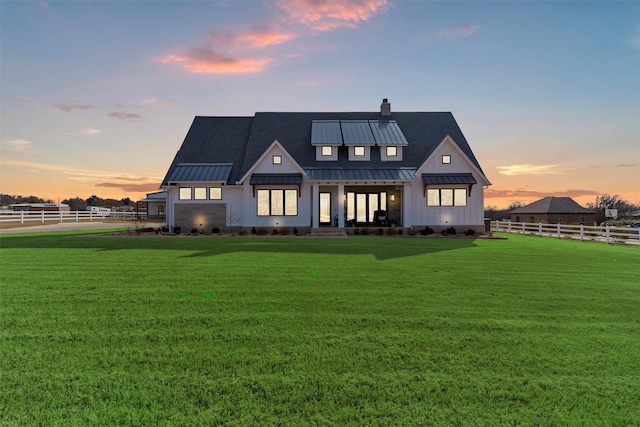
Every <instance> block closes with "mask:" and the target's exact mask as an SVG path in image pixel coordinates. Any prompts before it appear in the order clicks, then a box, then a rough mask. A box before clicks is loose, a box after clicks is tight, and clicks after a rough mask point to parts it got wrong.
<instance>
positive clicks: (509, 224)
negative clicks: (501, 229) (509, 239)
mask: <svg viewBox="0 0 640 427" xmlns="http://www.w3.org/2000/svg"><path fill="white" fill-rule="evenodd" d="M507 231H508V232H509V233H511V221H509V222H508V223H507Z"/></svg>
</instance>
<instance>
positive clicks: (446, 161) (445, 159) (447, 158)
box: [442, 154, 451, 165]
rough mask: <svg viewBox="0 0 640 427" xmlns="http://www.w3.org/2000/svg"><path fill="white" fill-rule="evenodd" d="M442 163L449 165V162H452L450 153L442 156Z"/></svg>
mask: <svg viewBox="0 0 640 427" xmlns="http://www.w3.org/2000/svg"><path fill="white" fill-rule="evenodd" d="M442 164H443V165H449V164H451V156H450V155H448V154H444V155H443V156H442Z"/></svg>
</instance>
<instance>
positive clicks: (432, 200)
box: [427, 188, 467, 206]
mask: <svg viewBox="0 0 640 427" xmlns="http://www.w3.org/2000/svg"><path fill="white" fill-rule="evenodd" d="M427 206H467V189H466V188H429V189H427Z"/></svg>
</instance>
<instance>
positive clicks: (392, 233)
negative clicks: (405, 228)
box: [385, 227, 402, 236]
mask: <svg viewBox="0 0 640 427" xmlns="http://www.w3.org/2000/svg"><path fill="white" fill-rule="evenodd" d="M400 231H402V230H400ZM385 234H386V235H387V236H395V235H396V234H398V230H396V228H395V227H389V228H387V230H386V231H385Z"/></svg>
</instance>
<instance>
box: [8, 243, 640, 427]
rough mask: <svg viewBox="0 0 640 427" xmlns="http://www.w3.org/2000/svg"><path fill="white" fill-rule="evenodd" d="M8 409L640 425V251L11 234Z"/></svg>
mask: <svg viewBox="0 0 640 427" xmlns="http://www.w3.org/2000/svg"><path fill="white" fill-rule="evenodd" d="M0 248H1V249H0V262H1V265H0V304H1V305H0V310H1V311H0V425H8V426H9V425H10V426H14V425H15V426H21V425H25V426H26V425H42V426H87V425H90V426H93V425H104V426H111V425H118V426H198V425H229V426H245V425H251V426H268V425H287V426H288V425H305V426H306V425H321V426H325V425H328V426H332V425H335V426H345V425H353V426H360V425H380V426H390V425H402V426H407V425H472V426H496V425H541V426H559V425H563V426H564V425H574V426H584V425H601V426H609V425H611V426H628V425H637V424H638V420H640V248H637V247H625V246H616V245H606V244H602V243H593V242H579V241H569V240H557V239H551V238H539V237H530V236H518V235H509V236H508V240H480V239H477V240H471V239H462V238H398V237H396V238H393V237H377V236H357V237H350V238H348V239H315V238H305V237H270V236H269V237H226V238H223V237H177V236H165V237H158V236H152V237H101V236H91V235H88V234H80V233H78V232H68V233H52V234H23V235H2V236H0Z"/></svg>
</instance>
